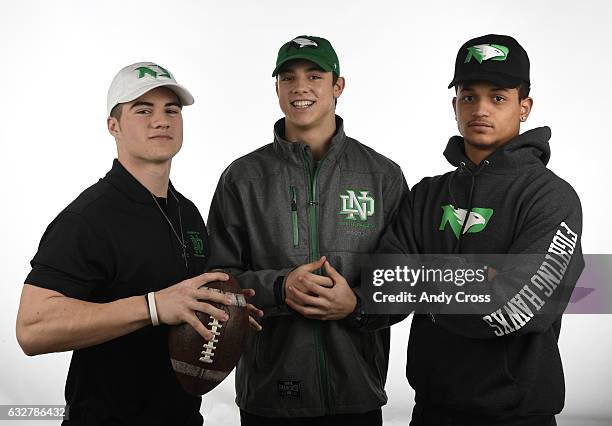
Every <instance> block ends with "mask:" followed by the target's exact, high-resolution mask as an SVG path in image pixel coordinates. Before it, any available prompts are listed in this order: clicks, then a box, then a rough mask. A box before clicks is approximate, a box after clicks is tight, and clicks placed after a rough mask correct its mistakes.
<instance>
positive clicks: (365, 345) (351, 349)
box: [207, 116, 408, 417]
mask: <svg viewBox="0 0 612 426" xmlns="http://www.w3.org/2000/svg"><path fill="white" fill-rule="evenodd" d="M336 128H337V131H336V134H335V135H334V137H333V139H332V141H331V145H330V147H329V150H328V152H327V154H326V155H325V156H324V157H323V158H322V159H321V160H320V161H319V162H318V163H315V161H314V160H313V157H312V154H311V152H310V149H309V147H308V145H306V144H304V143H300V142H295V143H292V142H288V141H287V140H285V139H284V138H283V136H284V134H285V131H284V119H282V120H279V121H278V122H277V123H276V125H275V126H274V142H273V143H271V144H268V145H265V146H263V147H261V148H259V149H258V150H256V151H254V152H252V153H250V154H247V155H246V156H244V157H241V158H239V159H237V160H236V161H234V162H233V163H232V164H231V165H230V166H229V167H228V168H227V169H226V170H225V171H224V173H223V175H222V176H221V179H220V180H219V184H218V187H217V190H216V192H215V195H214V198H213V201H212V205H211V207H210V215H209V218H208V223H207V227H208V231H209V234H210V244H211V250H210V253H211V258H210V262H209V266H210V268H222V269H224V270H226V271H228V272H230V273H232V274H234V275H235V276H236V277H237V278H238V280H239V281H240V283H241V286H242V287H243V288H254V289H255V291H256V293H257V294H256V295H255V297H254V298H253V299H252V300H251V302H252V303H253V304H255V305H257V306H258V307H260V308H261V309H263V310H264V312H265V317H264V319H263V331H261V332H259V333H253V334H252V335H251V336H250V338H249V342H248V349H247V351H246V352H245V353H244V354H243V356H242V358H241V359H240V362H239V364H238V367H237V370H236V394H237V395H236V403H237V404H238V405H239V406H240V408H241V409H243V410H245V411H247V412H249V413H253V414H256V415H260V416H269V417H312V416H321V415H326V414H340V413H362V412H366V411H370V410H374V409H378V408H379V407H381V406H382V405H384V404H385V403H386V401H387V396H386V394H385V390H384V387H385V380H386V376H387V365H388V358H389V344H390V333H389V329H388V328H383V329H380V330H377V331H366V329H365V328H363V327H361V328H360V327H356V326H355V324H354V323H353V322H351V321H348V320H341V321H319V320H312V319H307V318H305V317H303V316H301V315H299V314H298V313H296V312H294V311H292V310H291V309H289V308H288V307H287V306H286V305H285V303H284V292H283V282H284V279H285V277H286V276H287V274H288V273H289V272H290V271H291V270H292V269H294V268H295V267H296V266H299V265H302V264H304V263H308V262H311V261H313V260H316V259H318V258H319V257H320V256H321V255H325V256H327V258H328V260H329V261H330V263H331V264H332V265H333V266H334V267H335V268H336V269H337V270H338V271H339V272H340V273H341V274H342V275H343V276H344V277H345V278H346V279H347V281H348V282H349V283H350V284H351V286H358V285H359V274H360V262H359V260H358V257H359V255H360V254H363V253H371V252H374V250H375V248H376V245H377V243H378V240H379V237H380V236H381V234H382V233H383V231H384V229H385V228H386V227H387V225H388V224H390V223H391V221H392V219H393V217H394V216H395V214H396V211H397V208H398V206H399V203H400V199H401V198H402V197H403V196H404V195H405V194H406V193H407V190H408V188H407V185H406V182H405V180H404V177H403V174H402V171H401V169H400V167H399V166H398V165H397V164H395V163H394V162H392V161H391V160H389V159H387V158H386V157H384V156H382V155H380V154H378V153H377V152H375V151H374V150H372V149H371V148H369V147H367V146H365V145H363V144H361V143H359V142H358V141H356V140H354V139H351V138H349V137H347V136H346V135H345V134H344V129H343V124H342V119H341V118H340V117H338V116H337V117H336Z"/></svg>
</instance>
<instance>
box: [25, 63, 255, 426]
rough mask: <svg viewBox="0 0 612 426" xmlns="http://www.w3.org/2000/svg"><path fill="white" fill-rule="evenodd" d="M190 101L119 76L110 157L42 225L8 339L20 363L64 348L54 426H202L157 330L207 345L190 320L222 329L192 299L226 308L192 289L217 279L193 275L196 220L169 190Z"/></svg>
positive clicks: (198, 268)
mask: <svg viewBox="0 0 612 426" xmlns="http://www.w3.org/2000/svg"><path fill="white" fill-rule="evenodd" d="M192 103H193V97H192V96H191V94H190V93H189V92H188V91H187V90H186V89H185V88H184V87H182V86H180V85H179V84H177V82H176V80H175V79H174V77H173V76H172V75H171V74H170V72H168V70H166V69H165V68H163V67H161V66H159V65H157V64H154V63H151V62H142V63H136V64H132V65H129V66H127V67H125V68H123V69H122V70H120V71H119V73H118V74H117V75H116V76H115V78H114V79H113V82H112V84H111V86H110V89H109V91H108V99H107V111H108V119H107V124H108V131H109V132H110V134H111V135H112V136H113V137H114V138H115V142H116V144H117V153H118V155H117V157H118V159H117V160H115V161H114V163H113V167H112V169H111V170H110V171H109V172H108V174H107V175H106V177H104V178H103V179H100V181H99V182H98V183H96V184H95V185H93V186H91V187H89V188H88V189H86V190H85V191H84V192H83V193H82V194H81V195H79V196H78V197H77V199H76V200H74V201H73V202H72V203H71V204H70V205H69V206H68V207H66V208H65V209H64V210H63V211H62V212H61V213H60V214H59V215H58V216H57V217H56V218H55V220H54V221H53V222H52V223H51V224H50V225H49V227H48V228H47V230H46V231H45V234H44V235H43V237H42V240H41V242H40V246H39V248H38V252H37V253H36V255H35V256H34V259H33V260H32V262H31V263H32V270H31V272H30V273H29V275H28V277H27V278H26V281H25V282H26V284H25V285H24V288H23V292H22V296H21V303H20V305H19V313H18V317H17V340H18V341H19V344H20V345H21V347H22V348H23V350H24V352H25V353H26V354H28V355H37V354H42V353H49V352H59V351H69V350H71V351H74V352H73V355H72V361H71V363H70V371H69V372H68V379H67V382H66V402H67V406H68V410H67V417H66V420H65V421H64V424H66V425H85V424H86V425H110V424H113V425H115V424H124V425H128V424H129V425H145V424H146V425H168V426H170V425H178V424H180V425H201V424H202V422H203V419H202V416H201V415H200V404H201V398H199V397H194V396H192V395H189V394H188V393H186V392H185V391H184V390H183V389H182V388H181V386H180V385H179V383H178V381H177V380H176V377H175V376H174V372H173V370H172V365H171V363H170V355H169V353H168V345H167V331H168V328H167V326H165V325H164V324H180V323H183V322H187V323H189V324H191V325H192V326H193V327H194V328H195V329H196V330H197V331H198V332H199V333H200V334H201V335H202V336H203V337H204V338H205V339H207V340H211V339H212V338H213V337H214V336H213V334H212V332H211V331H210V330H208V329H206V328H205V326H204V325H203V324H202V323H201V322H200V321H199V320H198V318H197V317H196V315H195V311H200V312H206V313H209V314H211V315H214V316H215V317H216V318H217V319H218V320H220V321H226V320H227V315H226V314H225V312H224V311H223V310H220V309H217V308H215V307H214V306H212V305H210V304H208V303H205V302H204V301H214V302H219V303H225V304H229V303H231V300H230V299H229V298H226V297H225V296H224V295H222V294H220V293H218V292H212V291H208V290H206V289H201V288H200V287H201V286H202V285H204V284H206V283H208V282H211V281H219V280H220V281H225V280H227V275H226V274H224V273H218V272H217V273H208V274H206V273H204V271H205V262H206V259H207V257H208V254H209V245H208V241H207V232H206V228H205V226H204V221H203V219H202V217H201V216H200V213H199V211H198V209H197V208H196V207H195V206H194V205H193V203H192V202H191V201H189V200H188V199H187V198H185V197H184V196H183V195H181V193H180V192H178V191H177V190H176V189H175V188H174V187H173V185H172V183H171V182H170V181H169V175H170V166H171V163H172V158H173V157H174V155H176V154H177V153H178V151H179V150H180V148H181V146H182V143H183V119H182V114H181V110H182V107H183V106H184V105H191V104H192ZM251 293H252V290H249V293H248V294H246V295H251ZM250 309H251V312H253V313H256V310H255V309H254V308H253V307H252V306H251V307H250ZM159 325H162V326H161V327H157V326H159Z"/></svg>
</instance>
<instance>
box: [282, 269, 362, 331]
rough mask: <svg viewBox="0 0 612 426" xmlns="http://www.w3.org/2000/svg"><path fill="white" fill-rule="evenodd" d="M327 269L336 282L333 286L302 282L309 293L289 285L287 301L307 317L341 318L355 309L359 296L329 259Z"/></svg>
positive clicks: (320, 318)
mask: <svg viewBox="0 0 612 426" xmlns="http://www.w3.org/2000/svg"><path fill="white" fill-rule="evenodd" d="M325 271H326V272H327V276H328V277H329V278H331V279H332V281H333V282H334V285H333V287H331V288H327V287H323V286H320V285H317V284H314V283H311V282H301V284H303V286H304V287H306V289H307V290H308V293H305V292H303V291H300V290H298V289H297V288H295V287H293V286H289V287H288V288H287V294H286V298H285V303H286V304H287V305H288V306H289V307H290V308H291V309H293V310H294V311H296V312H298V313H300V314H302V315H303V316H305V317H306V318H312V319H318V320H323V321H329V320H340V319H342V318H345V317H346V316H348V315H349V314H350V313H351V312H353V310H355V306H356V305H357V297H356V296H355V293H353V290H352V289H351V287H350V286H349V285H348V282H346V280H345V279H344V277H343V276H342V275H340V274H339V273H338V271H336V270H335V269H334V267H333V266H331V265H330V263H329V262H328V261H326V262H325Z"/></svg>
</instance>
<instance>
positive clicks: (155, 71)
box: [106, 62, 194, 115]
mask: <svg viewBox="0 0 612 426" xmlns="http://www.w3.org/2000/svg"><path fill="white" fill-rule="evenodd" d="M161 86H165V87H168V88H169V89H170V90H172V91H173V92H174V93H176V96H178V98H179V100H180V101H181V104H182V105H192V104H193V102H194V99H193V96H192V95H191V93H189V91H188V90H187V89H185V88H184V87H183V86H181V85H180V84H178V83H177V82H176V80H175V79H174V77H173V76H172V74H170V71H168V70H167V69H165V68H164V67H162V66H161V65H157V64H155V63H153V62H137V63H135V64H132V65H128V66H127V67H125V68H122V69H121V71H119V72H118V73H117V75H116V76H115V78H113V82H112V83H111V85H110V87H109V88H108V96H107V98H106V109H107V113H108V115H110V113H111V110H112V109H113V108H114V107H115V105H117V104H122V103H125V102H131V101H133V100H134V99H136V98H138V97H140V96H142V95H144V94H145V93H147V92H148V91H149V90H152V89H155V88H156V87H161Z"/></svg>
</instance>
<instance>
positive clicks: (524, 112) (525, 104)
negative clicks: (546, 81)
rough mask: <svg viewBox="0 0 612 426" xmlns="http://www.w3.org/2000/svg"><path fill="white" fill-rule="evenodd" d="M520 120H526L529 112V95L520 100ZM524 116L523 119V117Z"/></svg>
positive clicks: (530, 106)
mask: <svg viewBox="0 0 612 426" xmlns="http://www.w3.org/2000/svg"><path fill="white" fill-rule="evenodd" d="M520 104H521V121H525V120H527V117H529V113H531V108H532V107H533V99H531V98H530V97H529V96H528V97H526V98H525V99H523V100H522V101H521V102H520ZM523 117H525V119H523Z"/></svg>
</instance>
